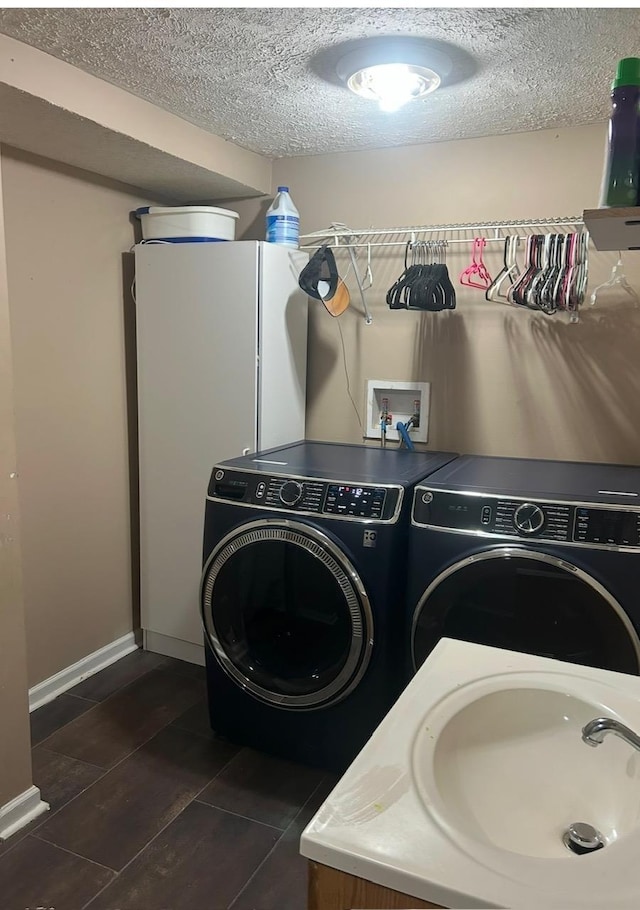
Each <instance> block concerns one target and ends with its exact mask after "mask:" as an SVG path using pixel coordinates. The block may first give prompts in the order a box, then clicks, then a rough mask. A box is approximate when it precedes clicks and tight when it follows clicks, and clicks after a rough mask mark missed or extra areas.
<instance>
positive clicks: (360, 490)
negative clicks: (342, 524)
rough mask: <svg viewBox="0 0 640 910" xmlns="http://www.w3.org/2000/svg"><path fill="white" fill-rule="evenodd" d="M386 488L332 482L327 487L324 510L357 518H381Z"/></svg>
mask: <svg viewBox="0 0 640 910" xmlns="http://www.w3.org/2000/svg"><path fill="white" fill-rule="evenodd" d="M385 497H386V490H384V489H382V488H381V487H357V486H347V485H346V484H337V483H332V484H329V486H328V487H327V499H326V502H325V507H324V511H325V512H330V513H332V514H334V515H354V516H356V517H357V518H381V517H382V511H383V509H384V501H385Z"/></svg>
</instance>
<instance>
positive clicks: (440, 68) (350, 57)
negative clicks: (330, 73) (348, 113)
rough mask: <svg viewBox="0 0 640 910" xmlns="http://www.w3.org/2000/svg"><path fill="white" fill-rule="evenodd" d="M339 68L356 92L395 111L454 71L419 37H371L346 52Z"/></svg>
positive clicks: (433, 87)
mask: <svg viewBox="0 0 640 910" xmlns="http://www.w3.org/2000/svg"><path fill="white" fill-rule="evenodd" d="M336 71H337V73H338V76H339V77H340V79H341V80H342V81H343V82H345V83H346V85H347V87H348V88H350V89H351V91H352V92H355V94H356V95H360V96H361V97H362V98H368V99H369V100H372V101H377V102H378V104H379V106H380V110H381V111H387V112H392V111H397V110H398V109H399V108H401V107H402V106H403V105H405V104H407V103H408V102H409V101H413V100H415V99H416V98H424V96H425V95H428V94H429V93H430V92H434V91H435V90H436V89H437V88H438V86H439V85H440V83H441V82H442V80H443V79H444V78H446V77H447V76H448V75H449V73H450V72H451V60H450V58H449V57H448V56H447V55H446V54H444V53H443V52H442V51H440V50H437V49H436V48H433V47H432V46H431V45H429V44H428V43H427V42H422V41H420V40H417V39H411V38H408V39H405V40H402V39H388V40H385V39H372V40H371V41H370V42H367V43H363V44H362V46H361V47H359V48H358V49H357V50H353V51H351V53H349V54H346V56H344V57H343V58H342V59H341V60H340V61H339V63H338V65H337V67H336Z"/></svg>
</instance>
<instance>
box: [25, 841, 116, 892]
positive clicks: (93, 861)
mask: <svg viewBox="0 0 640 910" xmlns="http://www.w3.org/2000/svg"><path fill="white" fill-rule="evenodd" d="M27 837H35V838H36V839H37V840H39V841H42V842H43V843H44V844H48V845H49V846H50V847H54V848H55V849H56V850H62V852H63V853H68V854H69V855H70V856H75V858H76V859H81V860H84V862H86V863H91V864H92V865H93V866H99V867H100V869H106V871H107V872H114V873H115V874H116V875H117V874H118V870H117V869H112V868H111V866H105V864H104V863H99V862H97V860H95V859H89V857H88V856H81V855H80V854H79V853H74V852H73V850H69V849H68V848H67V847H61V846H60V844H54V843H53V841H50V840H47V838H46V837H43V836H42V835H41V834H38V833H37V832H36V831H34V832H33V834H29V835H27ZM25 840H26V838H25ZM111 881H113V879H111Z"/></svg>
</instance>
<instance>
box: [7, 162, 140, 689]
mask: <svg viewBox="0 0 640 910" xmlns="http://www.w3.org/2000/svg"><path fill="white" fill-rule="evenodd" d="M2 152H3V153H2V164H3V178H4V210H5V219H6V245H7V259H8V279H9V301H10V312H11V333H12V340H13V360H14V385H15V412H16V439H17V453H18V467H19V472H20V507H21V514H22V527H23V532H22V534H23V536H22V555H23V576H24V599H25V616H26V628H27V647H28V671H29V672H28V676H29V685H30V686H33V685H34V684H35V683H37V682H39V681H41V680H42V679H45V678H47V677H49V676H51V675H52V674H54V673H56V672H57V671H58V670H60V669H62V668H64V667H67V666H69V665H70V664H72V663H74V662H75V661H77V660H79V659H80V658H82V657H84V656H85V655H87V654H89V653H90V652H92V651H94V650H96V649H97V648H100V647H102V646H103V645H105V644H107V643H109V642H111V641H113V640H114V639H117V638H119V637H120V636H122V635H124V634H125V633H127V632H128V631H130V630H131V629H132V593H131V557H130V520H129V515H130V512H129V469H128V449H127V446H128V442H127V413H126V387H125V354H124V340H123V339H124V321H123V320H124V315H123V310H124V306H123V277H122V270H123V265H122V253H123V252H124V251H126V250H128V249H129V247H130V246H131V244H132V243H133V232H132V228H131V225H130V223H129V212H130V211H131V210H132V209H133V208H135V207H136V206H137V205H141V204H144V203H145V201H146V200H143V199H140V198H139V197H136V196H133V195H131V193H130V192H129V191H127V190H126V189H123V188H121V187H119V186H117V185H115V184H110V183H108V182H107V181H106V180H102V179H100V178H96V179H94V178H92V177H91V176H90V175H88V174H86V173H85V172H81V171H74V170H73V169H71V168H68V167H66V166H63V165H56V164H54V163H53V162H50V161H47V160H45V159H41V158H36V157H34V156H31V155H29V154H27V153H20V152H16V151H14V150H11V149H7V148H6V147H5V148H3V150H2Z"/></svg>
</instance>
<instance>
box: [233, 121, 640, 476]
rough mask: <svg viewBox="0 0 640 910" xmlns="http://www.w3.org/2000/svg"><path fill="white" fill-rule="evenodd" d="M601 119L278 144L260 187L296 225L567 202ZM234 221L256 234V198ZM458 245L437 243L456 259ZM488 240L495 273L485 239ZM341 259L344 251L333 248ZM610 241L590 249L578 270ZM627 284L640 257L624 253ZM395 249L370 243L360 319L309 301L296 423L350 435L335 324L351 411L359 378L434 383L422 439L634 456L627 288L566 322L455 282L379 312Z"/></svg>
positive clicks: (529, 214) (594, 186) (506, 449)
mask: <svg viewBox="0 0 640 910" xmlns="http://www.w3.org/2000/svg"><path fill="white" fill-rule="evenodd" d="M605 132H606V126H605V125H604V124H596V125H591V126H586V127H578V128H572V129H562V130H548V131H542V132H536V133H529V134H516V135H508V136H495V137H490V138H484V139H471V140H462V141H457V142H446V143H436V144H432V145H425V146H411V147H405V148H397V149H384V150H378V151H369V152H358V153H352V154H335V155H323V156H316V157H306V158H294V159H280V160H278V161H276V162H274V187H275V186H277V185H278V184H279V183H285V184H288V185H289V186H290V188H291V193H292V197H293V199H294V201H295V203H296V205H297V207H298V208H299V210H300V212H301V222H302V230H303V231H312V230H317V229H320V228H324V227H326V226H328V225H329V224H330V223H331V222H332V221H338V222H345V223H346V224H348V225H350V226H351V227H354V228H367V227H375V228H384V227H388V226H399V225H412V224H413V225H416V224H417V225H419V224H438V223H452V222H474V221H486V220H491V221H494V220H499V219H525V218H537V217H551V216H562V215H574V214H579V213H581V212H582V210H583V208H585V207H589V206H594V205H597V202H598V193H599V186H600V178H601V168H602V157H603V151H604V142H605ZM239 210H240V211H241V215H242V221H241V225H240V231H241V233H242V232H244V231H248V232H249V234H250V235H252V236H256V232H257V235H259V233H260V231H261V230H262V229H263V228H262V212H259V204H258V202H257V201H251V202H247V203H242V204H241V205H240V206H239ZM470 246H471V243H470V242H469V245H468V247H467V246H466V245H465V246H464V247H457V248H456V249H455V251H454V248H451V249H450V252H449V258H448V263H449V267H450V270H451V272H452V274H454V275H457V274H459V272H460V271H461V270H462V269H463V268H464V267H465V265H466V264H468V262H469V261H470V255H469V253H470ZM493 250H494V252H493V253H491V254H489V255H488V256H487V261H488V263H489V264H490V266H491V268H492V269H493V270H494V274H495V273H496V271H497V270H499V268H500V251H499V248H497V247H493ZM339 261H340V264H341V271H342V272H343V273H345V272H346V268H347V265H346V263H347V257H346V255H344V254H342V255H341V257H340V260H339ZM614 261H615V254H599V253H594V254H593V255H592V259H591V266H592V269H591V272H592V276H593V280H592V286H593V285H595V284H597V283H599V282H600V281H601V280H603V279H604V278H605V277H608V275H609V273H610V269H611V266H612V264H613V262H614ZM624 262H625V265H626V267H627V269H628V276H629V277H630V278H631V279H632V280H634V281H635V283H636V286H637V287H638V289H639V290H640V257H639V256H638V255H637V254H635V253H627V254H625V256H624ZM401 267H402V264H401V259H400V256H399V254H398V253H397V252H396V253H390V252H374V260H373V271H374V280H375V285H374V288H373V289H372V290H371V291H370V292H369V293H368V302H369V306H370V308H371V309H372V311H373V315H374V324H373V325H372V326H370V327H367V326H366V325H365V324H364V320H363V319H362V318H361V317H360V314H359V309H360V303H359V301H358V299H357V286H356V284H355V282H354V281H353V279H352V278H348V279H347V281H348V284H349V287H350V289H351V292H352V301H353V305H352V307H350V309H349V311H347V313H346V314H345V315H344V316H343V317H342V318H341V319H340V320H339V321H338V320H334V319H332V318H331V317H330V316H329V315H328V314H327V313H326V312H325V311H324V309H323V307H322V305H314V306H312V308H311V322H310V337H309V381H308V400H307V404H308V411H307V428H308V435H309V436H310V437H313V438H325V439H333V440H339V441H353V442H355V441H358V440H359V439H360V438H361V431H360V428H359V426H358V421H357V418H356V416H355V414H354V409H353V406H352V405H351V402H350V401H349V398H348V396H347V387H346V379H345V368H344V364H343V358H342V349H341V341H340V335H339V329H342V332H343V335H344V341H345V350H346V361H347V368H348V372H349V377H350V385H351V389H352V392H353V396H354V398H355V401H356V404H357V405H358V408H359V410H360V412H362V410H363V404H364V389H365V380H366V379H367V378H376V379H387V380H393V379H397V380H401V379H421V380H426V381H429V382H431V383H432V388H431V392H432V411H431V423H430V436H429V448H433V449H451V450H454V451H459V452H471V453H478V454H491V455H513V456H532V457H543V458H544V457H546V458H555V457H558V458H566V459H576V460H597V461H620V462H635V463H639V462H640V434H639V433H638V425H639V423H640V373H639V372H638V369H637V356H638V355H637V352H638V342H639V340H640V311H639V310H637V309H634V308H633V307H632V306H631V305H630V303H628V302H627V301H626V300H624V299H623V300H622V301H620V300H619V299H618V300H617V301H616V300H613V301H610V302H609V303H608V304H606V305H605V304H604V303H602V304H599V305H597V306H596V307H595V308H591V307H589V306H586V307H585V310H584V312H583V315H582V318H581V321H580V323H579V324H578V325H568V324H567V322H566V320H565V319H564V318H562V317H554V318H548V317H545V316H544V315H543V314H533V313H529V312H527V311H524V312H523V311H521V310H518V309H514V308H511V307H507V306H502V305H500V304H489V303H487V302H486V301H485V300H484V296H483V294H482V292H480V291H474V290H465V289H462V288H460V287H459V286H458V287H457V291H458V307H457V309H456V310H455V311H453V312H449V313H441V314H437V313H436V314H433V313H409V312H406V311H394V312H391V311H390V310H389V309H388V307H387V306H386V304H385V302H384V295H385V293H386V291H387V289H388V288H389V286H390V285H391V284H392V283H393V281H394V280H395V278H396V277H397V276H398V275H399V274H400V271H401Z"/></svg>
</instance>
